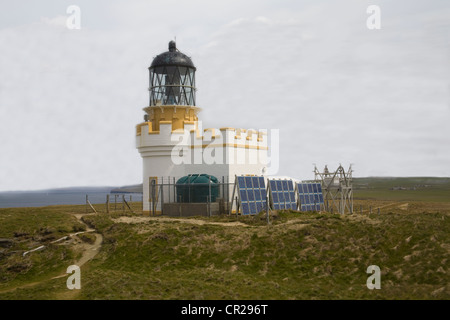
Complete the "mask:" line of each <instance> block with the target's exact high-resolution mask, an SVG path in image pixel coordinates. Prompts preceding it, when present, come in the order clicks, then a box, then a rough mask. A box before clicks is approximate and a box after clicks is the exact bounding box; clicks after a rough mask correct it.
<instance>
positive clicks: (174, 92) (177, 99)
mask: <svg viewBox="0 0 450 320" xmlns="http://www.w3.org/2000/svg"><path fill="white" fill-rule="evenodd" d="M149 90H150V106H159V105H180V106H195V69H194V68H190V67H185V66H158V67H152V68H150V88H149Z"/></svg>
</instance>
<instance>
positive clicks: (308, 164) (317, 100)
mask: <svg viewBox="0 0 450 320" xmlns="http://www.w3.org/2000/svg"><path fill="white" fill-rule="evenodd" d="M70 5H76V6H78V7H79V8H80V12H81V17H80V27H81V29H79V30H77V29H69V28H68V27H67V25H66V22H67V19H68V18H70V15H71V14H68V13H67V8H68V7H69V6H70ZM369 5H377V6H379V8H380V10H381V11H380V12H381V29H379V30H377V29H375V30H371V29H368V28H367V24H366V22H367V19H368V18H369V16H370V15H371V14H368V13H367V8H368V6H369ZM0 9H1V10H0V122H1V123H0V191H4V190H31V189H42V188H53V187H66V186H99V185H127V184H135V183H140V182H141V180H142V165H141V158H140V155H139V153H138V152H137V150H136V149H135V141H134V139H135V125H136V124H137V123H139V122H141V121H142V119H143V114H144V112H143V111H142V108H144V107H145V106H147V104H148V99H149V98H148V91H147V88H148V69H147V68H148V66H149V65H150V63H151V61H152V59H153V57H155V56H156V55H157V54H159V53H161V52H163V51H166V50H167V44H168V42H169V41H170V40H173V39H174V38H175V37H176V41H177V47H178V49H179V50H181V51H182V52H184V53H186V54H187V55H189V56H191V57H192V60H193V61H194V63H195V65H196V67H197V73H196V76H197V87H198V91H197V105H198V106H199V107H201V108H202V109H203V111H202V112H201V113H200V119H201V120H202V121H203V127H204V128H206V127H213V128H220V127H225V126H227V127H241V128H255V129H268V130H270V129H279V130H280V146H279V147H280V171H279V175H288V176H292V177H296V178H300V179H311V178H313V173H312V170H313V168H314V166H313V163H316V164H317V165H318V166H319V167H323V166H324V165H325V164H328V165H329V167H330V168H334V167H336V166H337V165H338V164H339V163H342V164H343V165H344V166H345V167H347V166H348V165H349V164H350V163H353V164H354V167H353V168H354V170H355V172H354V175H355V176H359V177H363V176H446V177H449V176H450V93H449V92H450V38H449V32H450V5H449V4H448V0H428V1H411V0H397V1H381V0H370V1H364V0H345V1H332V0H329V1H317V0H314V1H313V0H311V1H299V0H285V1H279V0H276V1H275V0H270V1H269V0H266V1H261V0H258V1H256V0H255V1H249V0H236V1H234V0H232V1H220V2H219V1H206V0H198V1H173V0H172V1H168V0H164V1H153V0H145V1H144V0H133V1H119V0H112V1H111V0H108V1H106V0H104V1H101V0H96V1H92V0H91V1H83V0H70V1H64V0H41V1H32V0H30V1H25V0H18V1H6V0H1V1H0Z"/></svg>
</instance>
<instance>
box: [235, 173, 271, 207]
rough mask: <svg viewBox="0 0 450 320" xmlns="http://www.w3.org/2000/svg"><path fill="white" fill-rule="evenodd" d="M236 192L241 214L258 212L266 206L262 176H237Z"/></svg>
mask: <svg viewBox="0 0 450 320" xmlns="http://www.w3.org/2000/svg"><path fill="white" fill-rule="evenodd" d="M236 178H237V184H238V187H239V188H238V189H239V190H238V191H239V192H238V193H239V199H240V201H241V213H242V214H243V215H248V214H258V213H259V212H261V211H263V210H264V209H265V208H266V185H265V182H264V177H258V176H238V177H236Z"/></svg>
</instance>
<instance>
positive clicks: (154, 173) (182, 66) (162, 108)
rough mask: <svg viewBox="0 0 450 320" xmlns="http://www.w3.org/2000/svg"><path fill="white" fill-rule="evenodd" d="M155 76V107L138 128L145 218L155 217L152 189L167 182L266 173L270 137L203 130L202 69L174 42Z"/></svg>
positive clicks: (158, 61) (154, 69) (153, 70)
mask: <svg viewBox="0 0 450 320" xmlns="http://www.w3.org/2000/svg"><path fill="white" fill-rule="evenodd" d="M149 71H150V87H149V91H150V103H149V106H148V107H146V108H144V111H145V112H146V114H145V116H144V119H145V121H144V122H143V123H140V124H138V125H137V126H136V147H137V149H138V151H139V153H140V154H141V156H142V159H143V211H144V214H149V212H150V206H151V204H150V201H151V195H150V185H152V184H156V185H158V183H162V181H164V178H167V177H173V178H177V179H178V178H181V177H183V176H186V175H188V174H208V175H212V176H215V177H217V178H221V177H226V180H227V181H229V182H231V183H233V182H234V178H235V175H265V174H266V172H267V168H266V167H267V161H268V160H267V151H268V143H267V132H264V131H262V130H259V131H258V130H252V129H248V130H246V129H240V128H233V127H226V128H219V129H215V128H206V129H203V128H202V127H203V126H202V123H201V122H200V121H199V119H198V114H199V112H200V108H198V107H197V106H196V96H195V93H196V88H195V72H196V67H195V66H194V63H193V62H192V60H191V58H189V57H188V56H186V55H185V54H183V53H181V52H180V51H179V50H178V49H177V48H176V44H175V42H174V41H170V42H169V51H167V52H164V53H162V54H160V55H158V56H156V57H155V58H154V60H153V62H152V64H151V65H150V67H149ZM217 116H218V117H220V114H219V113H217ZM229 188H230V189H232V188H233V187H232V186H231V187H229ZM158 208H159V209H160V205H159V204H158ZM158 211H159V210H158Z"/></svg>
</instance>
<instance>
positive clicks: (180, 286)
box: [0, 199, 450, 300]
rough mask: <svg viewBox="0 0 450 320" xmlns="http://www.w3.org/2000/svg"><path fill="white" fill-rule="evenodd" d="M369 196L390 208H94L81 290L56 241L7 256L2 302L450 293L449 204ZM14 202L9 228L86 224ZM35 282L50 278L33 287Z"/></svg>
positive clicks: (10, 231)
mask: <svg viewBox="0 0 450 320" xmlns="http://www.w3.org/2000/svg"><path fill="white" fill-rule="evenodd" d="M359 205H363V206H364V207H365V208H367V207H369V206H373V207H374V208H375V207H380V208H381V209H380V214H376V212H374V213H373V214H367V213H365V214H352V215H344V216H340V215H336V214H334V215H333V214H328V213H298V212H294V211H283V212H278V213H277V214H276V215H275V216H273V217H272V220H271V224H270V225H267V224H266V222H265V217H259V216H256V217H239V218H236V217H234V216H217V217H211V218H205V217H192V218H183V219H177V218H173V219H170V220H169V221H165V220H164V221H163V220H157V218H151V219H150V218H149V219H141V220H137V219H136V220H133V218H136V217H140V216H141V215H140V214H139V213H137V214H129V213H127V214H126V216H128V218H129V219H130V221H128V222H132V223H125V222H119V221H125V220H123V219H122V218H121V220H118V218H120V217H122V216H124V214H123V213H122V212H115V213H110V214H106V213H104V212H101V213H98V214H90V215H85V216H84V217H83V221H84V222H85V223H87V224H88V225H89V226H91V227H94V228H95V229H96V230H97V232H99V233H101V234H102V235H103V245H102V247H101V250H100V252H99V254H97V256H96V257H95V258H94V259H93V260H91V261H90V262H88V263H87V264H86V265H85V266H83V267H82V289H81V290H78V291H76V292H74V291H69V290H67V288H66V286H65V281H66V278H60V279H51V276H54V275H57V274H60V273H61V272H62V273H64V271H65V268H66V267H67V266H68V265H70V264H71V263H72V262H73V261H74V259H75V258H76V256H77V254H78V253H77V252H75V251H73V250H72V249H71V248H70V247H67V246H59V245H54V246H51V247H49V248H48V250H43V251H37V252H34V253H32V254H30V255H28V256H26V257H25V259H24V258H23V257H21V256H20V255H18V254H14V253H13V254H10V255H9V256H8V257H7V258H5V257H3V258H0V268H3V269H1V270H2V273H1V275H2V280H0V299H36V298H40V299H195V300H201V299H283V300H284V299H449V298H450V285H449V284H450V277H449V272H448V271H449V270H448V262H449V261H450V260H449V259H450V245H449V243H450V232H449V231H450V203H446V202H439V201H438V202H424V201H408V202H398V201H392V200H389V201H381V200H374V199H369V200H355V207H357V208H358V206H359ZM11 210H12V209H0V219H2V220H1V222H2V224H1V226H2V227H1V228H0V229H1V233H0V234H2V237H13V236H14V232H15V230H14V229H15V228H16V229H20V230H24V232H26V233H28V237H32V236H31V235H34V236H37V237H39V236H40V232H41V231H40V230H41V229H42V228H44V229H45V228H46V227H47V228H51V229H52V230H54V232H58V236H59V235H62V234H63V233H64V232H66V231H71V230H73V228H74V227H75V228H78V227H79V222H78V221H77V220H76V219H75V218H74V216H73V214H77V213H84V210H85V208H84V206H58V207H46V208H22V209H14V210H15V211H14V212H13V211H11ZM98 210H99V211H100V210H101V207H99V208H98ZM28 214H32V215H33V214H34V215H35V216H36V217H35V218H33V219H26V217H27V215H28ZM40 214H41V216H39V215H40ZM39 217H41V218H42V221H41V219H39ZM19 218H20V219H19ZM200 221H203V222H204V223H203V224H200ZM212 223H214V224H212ZM4 225H5V226H7V227H5V228H4V227H3V226H4ZM58 230H59V231H58ZM27 239H28V240H26V239H25V240H26V241H24V242H23V243H22V244H21V246H25V245H26V244H27V243H28V242H27V241H32V240H31V238H27ZM33 241H34V240H33ZM86 241H88V240H86ZM28 244H29V243H28ZM17 246H18V247H15V248H7V249H4V250H7V251H8V252H9V253H11V251H14V250H19V249H20V248H23V247H20V245H19V244H18V245H17ZM12 249H14V250H12ZM5 259H6V260H5ZM14 263H17V268H14V267H13V268H12V269H8V268H10V267H11V266H14ZM370 265H378V266H379V267H380V268H381V290H369V289H367V287H366V280H367V277H368V276H369V275H368V274H367V273H366V269H367V267H368V266H370ZM5 270H6V271H5ZM3 272H6V273H3ZM4 274H6V275H8V276H7V277H6V278H4V277H3V275H4ZM19 279H20V281H19ZM30 282H39V283H37V284H35V285H33V286H29V287H23V285H24V284H26V283H30ZM13 288H16V290H9V291H5V289H13ZM2 289H3V290H2Z"/></svg>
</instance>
